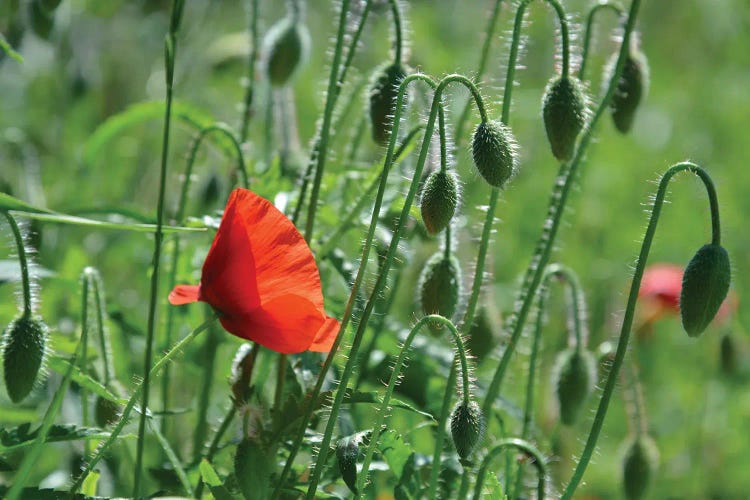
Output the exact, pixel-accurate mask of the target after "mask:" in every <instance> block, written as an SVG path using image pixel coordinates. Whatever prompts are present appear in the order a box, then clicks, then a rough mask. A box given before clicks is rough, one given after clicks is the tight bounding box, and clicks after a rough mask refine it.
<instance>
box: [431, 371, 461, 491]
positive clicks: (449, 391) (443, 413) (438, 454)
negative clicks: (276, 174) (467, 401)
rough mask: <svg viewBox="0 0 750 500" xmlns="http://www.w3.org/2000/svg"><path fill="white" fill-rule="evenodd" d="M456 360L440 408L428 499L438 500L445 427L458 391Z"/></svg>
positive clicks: (449, 374) (449, 373) (446, 383)
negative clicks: (435, 499)
mask: <svg viewBox="0 0 750 500" xmlns="http://www.w3.org/2000/svg"><path fill="white" fill-rule="evenodd" d="M456 373H457V370H456V360H455V358H454V360H453V363H451V369H450V372H448V380H447V381H446V382H445V392H444V393H443V406H442V407H441V408H440V417H439V418H438V423H437V427H436V428H435V449H434V450H433V452H432V468H431V469H430V486H429V489H428V490H427V498H437V486H438V479H440V464H441V462H442V456H443V442H444V441H445V426H446V423H447V422H448V417H449V416H450V413H451V401H452V399H453V394H454V393H455V391H456V388H455V384H456Z"/></svg>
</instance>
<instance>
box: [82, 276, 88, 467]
mask: <svg viewBox="0 0 750 500" xmlns="http://www.w3.org/2000/svg"><path fill="white" fill-rule="evenodd" d="M90 284H91V283H90V279H89V276H88V275H87V274H86V271H85V270H84V275H83V284H82V287H81V288H82V290H81V299H82V301H81V340H80V342H81V352H83V361H82V362H81V373H82V374H83V376H84V377H87V376H88V374H89V367H88V364H89V363H88V356H87V353H88V349H89V286H90ZM80 394H81V424H82V425H83V426H84V427H88V426H89V425H90V422H91V420H90V415H89V391H87V390H86V388H85V387H83V386H81V392H80ZM89 453H91V440H89V439H88V438H87V439H84V440H83V455H84V456H88V455H89Z"/></svg>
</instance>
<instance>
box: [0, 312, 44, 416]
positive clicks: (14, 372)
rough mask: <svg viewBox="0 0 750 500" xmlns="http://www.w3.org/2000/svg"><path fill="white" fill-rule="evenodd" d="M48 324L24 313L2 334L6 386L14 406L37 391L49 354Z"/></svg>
mask: <svg viewBox="0 0 750 500" xmlns="http://www.w3.org/2000/svg"><path fill="white" fill-rule="evenodd" d="M48 335H49V330H48V328H47V325H45V324H44V322H43V321H42V320H41V319H39V318H34V317H33V316H31V315H27V314H23V315H21V316H19V317H18V318H16V319H14V320H13V321H11V322H10V324H9V325H8V326H7V327H6V328H5V332H4V334H3V344H4V346H3V365H4V372H5V373H4V374H5V387H6V388H7V390H8V396H9V397H10V400H11V401H13V402H14V403H20V402H21V401H22V400H23V399H24V398H25V397H26V396H28V395H29V393H30V392H31V390H32V389H33V388H34V383H35V382H36V379H37V376H38V374H39V372H40V371H41V369H42V365H43V362H44V356H45V354H46V351H47V337H48Z"/></svg>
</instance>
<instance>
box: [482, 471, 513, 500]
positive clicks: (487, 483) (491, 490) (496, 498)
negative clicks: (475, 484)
mask: <svg viewBox="0 0 750 500" xmlns="http://www.w3.org/2000/svg"><path fill="white" fill-rule="evenodd" d="M482 498H483V499H484V500H503V499H505V498H507V497H506V496H505V494H503V485H502V484H500V480H499V479H498V478H497V474H495V473H494V472H488V473H487V475H486V476H485V480H484V484H483V485H482Z"/></svg>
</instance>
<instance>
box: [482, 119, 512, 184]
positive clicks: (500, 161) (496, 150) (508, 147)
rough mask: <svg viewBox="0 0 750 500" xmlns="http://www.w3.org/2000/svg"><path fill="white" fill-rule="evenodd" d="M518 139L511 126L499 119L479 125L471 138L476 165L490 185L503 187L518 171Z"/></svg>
mask: <svg viewBox="0 0 750 500" xmlns="http://www.w3.org/2000/svg"><path fill="white" fill-rule="evenodd" d="M516 150H517V146H516V141H515V139H514V138H513V134H512V133H511V131H510V128H508V127H507V126H505V125H503V124H502V123H501V122H498V121H488V122H482V123H480V124H479V125H477V128H476V130H474V135H473V136H472V140H471V152H472V156H473V158H474V165H476V167H477V171H478V172H479V174H480V175H481V176H482V177H484V180H485V181H487V183H488V184H489V185H490V186H494V187H498V188H501V187H503V186H504V185H505V183H506V182H507V181H508V179H510V178H511V177H513V175H514V174H515V173H516V169H517V165H518V154H517V151H516Z"/></svg>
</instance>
